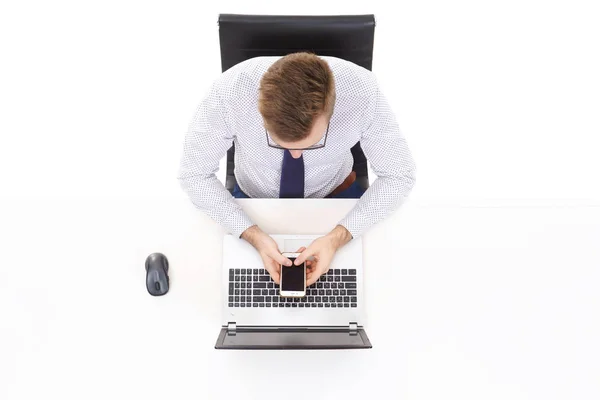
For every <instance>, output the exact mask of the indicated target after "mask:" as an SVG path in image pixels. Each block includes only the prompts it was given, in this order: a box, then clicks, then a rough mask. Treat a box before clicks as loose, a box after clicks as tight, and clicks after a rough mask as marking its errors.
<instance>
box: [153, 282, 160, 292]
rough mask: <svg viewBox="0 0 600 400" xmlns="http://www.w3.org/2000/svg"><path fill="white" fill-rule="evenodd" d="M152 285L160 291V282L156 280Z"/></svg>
mask: <svg viewBox="0 0 600 400" xmlns="http://www.w3.org/2000/svg"><path fill="white" fill-rule="evenodd" d="M154 287H155V288H156V290H158V291H159V292H160V283H158V282H156V283H155V284H154Z"/></svg>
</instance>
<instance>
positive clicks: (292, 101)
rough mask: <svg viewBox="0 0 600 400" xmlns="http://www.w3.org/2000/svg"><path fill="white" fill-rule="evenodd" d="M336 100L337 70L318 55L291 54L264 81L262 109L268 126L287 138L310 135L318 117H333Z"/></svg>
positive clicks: (260, 102)
mask: <svg viewBox="0 0 600 400" xmlns="http://www.w3.org/2000/svg"><path fill="white" fill-rule="evenodd" d="M334 103H335V83H334V78H333V72H332V71H331V68H329V64H327V62H326V61H324V60H323V59H321V58H319V57H318V56H317V55H315V54H311V53H293V54H288V55H287V56H285V57H282V58H280V59H279V60H277V61H275V63H273V65H271V67H269V69H268V70H267V72H265V74H264V75H263V77H262V79H261V81H260V89H259V99H258V109H259V111H260V113H261V114H262V116H263V119H264V122H265V127H266V128H267V130H268V131H269V133H272V132H274V133H275V134H276V135H277V137H278V138H281V139H282V140H285V141H289V142H296V141H299V140H302V139H304V138H305V137H307V136H308V135H309V133H310V129H311V128H312V126H313V123H314V121H315V118H316V117H318V116H319V115H322V114H325V115H327V116H328V117H331V114H332V113H333V105H334Z"/></svg>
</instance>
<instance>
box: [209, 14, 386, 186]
mask: <svg viewBox="0 0 600 400" xmlns="http://www.w3.org/2000/svg"><path fill="white" fill-rule="evenodd" d="M374 36H375V17H374V16H373V15H340V16H274V15H237V14H221V15H219V40H220V44H221V68H222V70H223V71H226V70H228V69H229V68H231V67H233V66H234V65H236V64H238V63H240V62H242V61H245V60H247V59H249V58H253V57H258V56H283V55H286V54H290V53H295V52H299V51H309V52H312V53H315V54H317V55H320V56H333V57H338V58H342V59H345V60H348V61H351V62H353V63H355V64H358V65H360V66H362V67H364V68H366V69H368V70H371V67H372V62H373V40H374ZM234 155H235V148H234V146H231V149H229V151H228V152H227V177H226V180H225V187H226V188H227V190H229V191H230V192H233V188H234V187H235V183H236V181H235V175H234V169H235V166H234ZM352 156H353V157H354V166H353V170H354V171H356V180H357V183H358V184H359V185H360V186H361V187H362V188H363V189H365V190H366V189H367V188H368V187H369V176H368V169H367V159H366V157H365V155H364V153H363V151H362V149H361V148H360V142H357V143H356V145H354V147H352Z"/></svg>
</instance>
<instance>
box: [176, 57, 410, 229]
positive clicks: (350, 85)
mask: <svg viewBox="0 0 600 400" xmlns="http://www.w3.org/2000/svg"><path fill="white" fill-rule="evenodd" d="M279 58H280V57H256V58H252V59H249V60H246V61H244V62H242V63H240V64H237V65H235V66H234V67H232V68H230V69H229V70H227V71H225V72H224V73H223V74H222V75H221V76H220V77H219V78H218V79H217V80H216V81H215V82H214V83H213V85H212V87H211V88H210V90H209V91H208V93H207V94H206V96H205V97H204V99H203V100H202V101H201V102H200V104H199V106H198V108H197V110H196V112H195V115H194V117H193V119H192V121H191V123H190V124H189V127H188V132H187V134H186V137H185V143H184V147H183V156H182V159H181V166H180V170H179V180H180V183H181V187H182V188H183V189H184V190H185V191H186V192H187V194H188V195H189V197H190V199H191V201H192V202H193V203H194V205H195V206H196V207H197V208H199V209H200V210H202V211H204V212H205V213H206V214H208V215H209V216H210V217H211V218H212V219H214V220H215V221H217V222H218V223H220V224H221V225H222V226H224V227H225V229H227V230H228V231H229V232H231V233H232V234H234V235H236V236H240V235H241V234H242V233H243V232H244V231H245V230H246V229H247V228H249V227H250V226H252V225H253V223H252V221H251V220H250V218H249V217H248V216H247V215H246V214H245V213H244V211H243V210H242V209H241V207H240V206H239V205H238V204H237V203H236V202H235V201H234V198H233V197H232V195H231V194H230V193H229V191H227V189H225V186H224V185H223V184H222V183H221V182H220V181H219V180H218V179H217V177H216V175H215V173H216V172H217V171H218V168H219V161H220V160H221V159H222V158H223V157H225V155H226V153H227V150H228V149H229V148H230V147H231V144H232V143H234V144H235V177H236V180H237V183H238V185H239V186H240V189H241V190H242V191H243V192H244V193H246V194H247V195H248V196H250V197H253V198H277V197H279V186H280V178H281V166H282V161H283V152H284V150H281V149H275V148H272V147H269V146H268V145H267V137H266V134H265V127H264V125H263V119H262V117H261V115H260V113H259V111H258V93H259V84H260V79H261V77H262V75H263V74H264V73H265V72H266V71H267V69H268V68H269V66H270V65H271V64H272V63H273V62H275V61H276V60H277V59H279ZM321 58H322V59H323V60H325V61H327V63H328V64H329V66H330V67H331V70H332V71H333V74H334V77H335V90H336V101H335V107H334V111H333V116H332V117H331V121H330V125H329V133H328V136H327V143H326V145H325V147H323V148H320V149H314V150H307V151H304V152H303V157H304V168H305V189H304V196H305V197H306V198H323V197H326V196H327V195H328V194H330V193H331V192H332V191H333V190H334V189H335V188H337V187H338V186H339V185H340V184H341V183H342V182H343V181H344V180H345V179H346V177H347V176H348V175H349V174H350V172H351V171H352V164H353V158H352V154H351V153H350V149H351V148H352V146H354V145H355V144H356V142H358V141H360V144H361V147H362V149H363V152H364V153H365V156H366V157H367V160H368V161H369V163H370V165H371V167H372V169H373V171H374V172H375V174H376V175H377V179H376V180H375V181H374V182H373V184H372V185H371V186H370V187H369V189H368V190H367V191H366V192H365V194H364V195H363V196H362V197H361V199H360V200H359V201H358V203H357V204H356V206H355V207H354V209H353V210H352V211H351V212H350V213H349V214H348V215H347V216H346V217H345V218H344V219H342V220H341V221H340V222H339V224H340V225H342V226H344V227H345V228H346V229H348V231H349V232H350V233H351V234H352V236H353V237H355V238H356V237H358V236H360V235H361V234H362V233H363V232H364V231H365V230H366V229H367V228H369V227H370V226H372V225H373V224H375V223H377V222H379V221H380V220H382V219H383V218H385V217H386V216H387V215H388V214H390V213H391V212H392V211H394V210H395V209H396V208H397V207H399V206H400V205H401V203H402V202H403V200H404V199H405V198H406V197H407V196H408V194H409V193H410V191H411V189H412V187H413V185H414V183H415V163H414V161H413V158H412V155H411V153H410V150H409V148H408V146H407V144H406V141H405V139H404V137H403V135H402V133H401V131H400V129H399V127H398V123H397V121H396V118H395V116H394V113H393V112H392V110H391V109H390V107H389V105H388V102H387V101H386V98H385V97H384V95H383V94H382V93H381V90H380V88H379V86H378V84H377V81H376V78H375V76H374V74H373V73H372V72H371V71H369V70H367V69H365V68H363V67H360V66H358V65H356V64H353V63H351V62H349V61H345V60H342V59H339V58H335V57H321ZM332 201H335V200H332Z"/></svg>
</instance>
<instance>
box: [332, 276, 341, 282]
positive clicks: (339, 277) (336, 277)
mask: <svg viewBox="0 0 600 400" xmlns="http://www.w3.org/2000/svg"><path fill="white" fill-rule="evenodd" d="M334 278H335V281H336V282H339V281H340V279H342V277H341V276H335V277H334Z"/></svg>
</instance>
